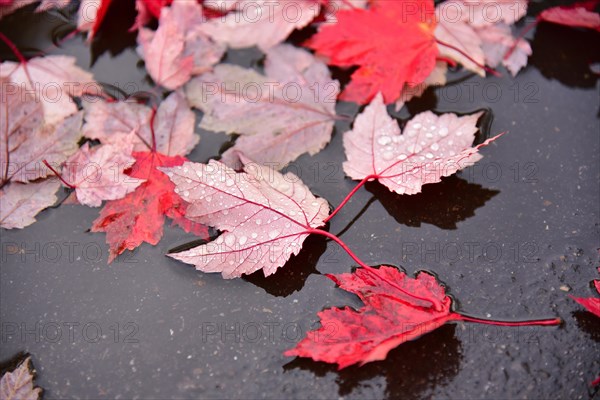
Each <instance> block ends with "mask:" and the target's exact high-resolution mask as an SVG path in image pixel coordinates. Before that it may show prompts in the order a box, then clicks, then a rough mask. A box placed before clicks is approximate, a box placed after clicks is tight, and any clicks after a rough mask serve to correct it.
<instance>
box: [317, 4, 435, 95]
mask: <svg viewBox="0 0 600 400" xmlns="http://www.w3.org/2000/svg"><path fill="white" fill-rule="evenodd" d="M407 3H410V4H408V6H407ZM407 10H410V12H408V11H407ZM336 17H337V21H338V22H337V23H336V24H324V25H322V26H321V28H320V29H319V32H318V33H317V34H316V35H314V36H313V37H312V38H311V39H309V41H308V42H307V46H308V47H310V48H311V49H313V50H315V51H316V52H317V54H320V55H322V56H325V57H327V58H328V64H329V65H336V66H340V67H351V66H355V65H358V66H359V68H358V69H357V70H356V71H355V72H354V73H353V74H352V80H351V81H350V83H349V84H348V85H347V86H346V88H345V89H344V91H343V92H342V94H341V96H340V99H342V100H346V101H354V102H357V103H359V104H367V103H368V102H370V101H371V100H372V99H373V97H375V95H376V94H377V93H379V92H381V93H383V98H384V100H385V102H386V104H390V103H393V102H395V101H396V100H397V99H398V97H399V96H400V93H401V91H402V90H403V88H404V86H405V85H406V84H408V85H409V86H411V87H412V86H416V85H419V84H420V83H422V82H423V81H424V80H425V79H426V78H427V77H428V76H429V75H430V74H431V71H432V70H433V68H434V67H435V62H436V57H437V55H438V48H437V46H436V43H435V38H434V29H435V18H434V7H433V1H432V0H419V1H412V0H399V1H382V0H377V1H374V2H372V3H371V7H370V8H369V9H367V10H362V9H353V10H342V11H339V12H338V13H337V15H336ZM399 37H401V38H402V40H398V38H399Z"/></svg>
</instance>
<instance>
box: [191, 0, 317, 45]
mask: <svg viewBox="0 0 600 400" xmlns="http://www.w3.org/2000/svg"><path fill="white" fill-rule="evenodd" d="M214 3H215V2H213V4H214ZM320 3H321V1H319V0H280V1H269V0H239V1H235V2H230V3H229V4H230V5H227V6H226V8H225V9H226V10H229V9H231V8H232V7H233V8H234V9H233V10H231V11H230V12H229V13H228V14H227V15H225V16H223V17H219V18H215V19H212V20H210V21H208V22H207V23H206V24H204V25H202V30H203V31H204V32H206V33H207V34H208V35H209V36H210V37H212V38H213V39H214V40H215V41H216V42H218V43H223V44H226V45H227V46H229V47H231V48H234V49H239V48H244V47H252V46H257V47H258V48H259V49H261V50H262V51H267V50H268V49H270V48H271V47H273V46H276V45H278V44H279V43H281V42H283V41H284V40H285V39H286V38H287V37H288V36H289V34H290V33H292V31H293V30H294V29H300V28H303V27H305V26H306V25H308V24H309V23H310V22H311V21H312V20H313V19H314V18H315V17H316V16H317V15H319V10H320Z"/></svg>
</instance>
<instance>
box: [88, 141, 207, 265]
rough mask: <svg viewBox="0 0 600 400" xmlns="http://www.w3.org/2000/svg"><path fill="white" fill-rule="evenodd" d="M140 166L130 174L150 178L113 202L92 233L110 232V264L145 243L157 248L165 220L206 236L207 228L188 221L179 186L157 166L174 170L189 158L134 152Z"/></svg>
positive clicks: (109, 204)
mask: <svg viewBox="0 0 600 400" xmlns="http://www.w3.org/2000/svg"><path fill="white" fill-rule="evenodd" d="M133 156H134V158H135V159H136V163H135V164H134V165H133V167H132V168H131V170H130V171H128V175H129V176H131V177H134V178H139V179H146V182H144V183H143V184H142V185H140V186H139V187H138V188H137V189H136V190H135V191H134V192H132V193H129V194H128V195H127V196H125V197H124V198H122V199H120V200H114V201H110V202H108V203H107V204H106V206H105V207H104V208H103V209H102V211H101V213H100V216H99V217H98V218H97V219H96V220H95V221H94V223H93V225H92V232H106V241H107V243H108V244H109V246H110V256H109V259H108V262H109V263H110V262H112V260H114V259H115V257H116V256H118V255H119V254H121V253H123V252H124V251H125V250H134V249H135V248H136V247H138V246H139V245H140V244H142V243H143V242H146V243H150V244H152V245H155V244H157V243H158V241H159V240H160V239H161V237H162V234H163V224H164V217H165V216H167V217H169V218H171V219H173V223H174V224H176V225H179V226H180V227H181V228H183V229H184V230H185V231H186V232H192V233H194V234H195V235H197V236H201V237H206V236H207V233H208V231H207V228H206V227H205V226H204V225H202V224H198V223H194V222H192V221H190V220H188V219H187V218H185V211H186V207H187V203H186V202H184V201H183V200H182V199H181V197H179V196H178V195H177V194H176V193H175V192H174V189H175V185H174V184H173V183H172V182H171V181H170V180H169V178H168V177H167V176H166V175H165V174H164V173H162V172H160V171H159V170H157V169H156V168H157V167H174V166H178V165H181V164H183V163H184V162H185V161H187V159H186V158H185V157H182V156H174V157H170V156H166V155H164V154H161V153H157V152H152V151H150V152H135V153H133Z"/></svg>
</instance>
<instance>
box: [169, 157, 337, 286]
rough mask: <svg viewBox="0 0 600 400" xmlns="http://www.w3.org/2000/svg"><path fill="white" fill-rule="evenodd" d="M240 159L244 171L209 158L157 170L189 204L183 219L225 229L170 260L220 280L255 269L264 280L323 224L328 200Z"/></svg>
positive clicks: (289, 175) (296, 181)
mask: <svg viewBox="0 0 600 400" xmlns="http://www.w3.org/2000/svg"><path fill="white" fill-rule="evenodd" d="M242 160H243V161H245V162H246V163H245V165H244V171H243V172H236V171H234V170H233V169H231V168H229V167H227V166H226V165H225V164H222V163H220V162H218V161H214V160H211V161H210V162H209V163H208V164H199V163H192V162H186V163H184V164H183V165H181V166H178V167H174V168H161V170H162V171H164V172H165V173H166V174H167V175H168V176H169V178H170V179H171V181H173V183H175V185H176V188H175V191H176V193H178V194H179V195H180V196H182V198H183V199H184V200H185V201H187V202H189V203H191V204H190V205H189V207H188V208H187V212H186V217H187V218H188V219H191V220H193V221H195V222H199V223H202V224H204V225H209V226H212V227H215V228H217V229H219V230H221V231H224V233H223V234H222V235H220V236H219V237H218V238H217V239H216V240H214V241H212V242H210V243H207V244H204V245H201V246H198V247H195V248H193V249H190V250H187V251H184V252H181V253H176V254H170V256H171V257H173V258H175V259H177V260H180V261H183V262H186V263H188V264H193V265H195V266H196V269H198V270H201V271H204V272H220V273H221V274H222V275H223V277H224V278H236V277H239V276H241V275H243V274H251V273H252V272H255V271H258V270H260V269H262V270H263V272H264V274H265V276H268V275H271V274H273V273H274V272H275V271H276V270H277V268H279V267H281V266H282V265H283V264H285V262H286V261H287V260H288V259H289V258H290V257H291V256H292V255H293V254H298V252H299V251H300V248H301V247H302V243H303V242H304V240H305V239H306V237H307V236H308V235H309V234H310V233H313V232H312V231H313V230H314V229H315V228H317V227H319V226H321V225H323V221H324V219H325V217H326V216H327V214H328V212H329V205H328V203H327V201H325V200H324V199H320V198H316V197H315V196H314V195H313V194H312V193H311V192H310V190H309V189H308V188H307V187H306V186H305V185H304V184H303V183H302V182H301V181H300V179H299V178H298V177H297V176H296V175H294V174H292V173H289V172H288V173H287V174H285V175H283V174H281V173H279V172H277V171H274V170H272V169H269V168H267V167H264V166H261V165H258V164H254V163H249V162H248V160H245V159H244V158H242Z"/></svg>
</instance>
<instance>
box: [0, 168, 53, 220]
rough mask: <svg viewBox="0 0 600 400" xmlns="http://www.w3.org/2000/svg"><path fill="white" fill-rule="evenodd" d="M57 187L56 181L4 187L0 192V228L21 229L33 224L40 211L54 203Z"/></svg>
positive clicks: (48, 180) (13, 184)
mask: <svg viewBox="0 0 600 400" xmlns="http://www.w3.org/2000/svg"><path fill="white" fill-rule="evenodd" d="M59 187H60V182H59V181H58V179H45V180H42V181H39V182H34V183H28V184H23V183H14V182H13V183H10V184H8V185H7V186H4V188H2V189H1V190H0V226H1V227H2V228H6V229H13V228H19V229H21V228H24V227H26V226H28V225H31V224H33V223H34V222H35V216H36V215H37V214H38V213H39V212H40V211H42V210H43V209H44V208H47V207H50V206H51V205H53V204H54V203H56V200H57V198H56V191H57V190H58V188H59Z"/></svg>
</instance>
